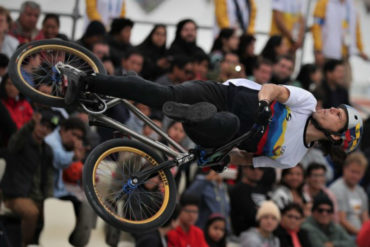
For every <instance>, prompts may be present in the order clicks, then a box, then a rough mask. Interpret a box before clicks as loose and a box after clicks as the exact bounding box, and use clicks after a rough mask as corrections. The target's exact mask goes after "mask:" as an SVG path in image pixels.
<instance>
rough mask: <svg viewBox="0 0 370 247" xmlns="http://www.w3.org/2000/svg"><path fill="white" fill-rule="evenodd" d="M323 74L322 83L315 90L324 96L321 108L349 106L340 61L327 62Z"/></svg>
mask: <svg viewBox="0 0 370 247" xmlns="http://www.w3.org/2000/svg"><path fill="white" fill-rule="evenodd" d="M323 74H324V81H323V82H322V83H321V85H320V87H318V89H317V90H319V91H321V92H322V93H323V94H324V95H325V98H324V99H323V100H324V101H323V107H324V108H330V107H337V106H339V105H340V104H347V105H349V94H348V90H347V89H345V87H344V80H345V69H344V65H343V62H342V61H341V60H333V59H332V60H328V61H327V62H326V63H325V65H324V69H323Z"/></svg>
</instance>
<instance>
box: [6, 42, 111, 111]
mask: <svg viewBox="0 0 370 247" xmlns="http://www.w3.org/2000/svg"><path fill="white" fill-rule="evenodd" d="M52 51H53V52H56V54H57V55H58V54H59V53H58V52H61V53H60V54H68V56H69V57H67V55H65V60H67V63H68V59H69V58H70V57H72V59H71V61H72V60H73V59H75V58H76V59H81V61H83V62H84V63H86V64H87V66H90V67H87V69H86V71H87V72H90V73H94V72H95V73H102V74H106V71H105V68H104V66H103V64H102V62H101V61H100V60H99V59H98V58H97V57H96V56H95V55H94V54H93V53H92V52H91V51H89V50H87V49H86V48H84V47H82V46H80V45H78V44H76V43H72V42H69V41H64V40H57V39H48V40H39V41H32V42H29V43H27V44H24V45H22V46H21V47H19V48H18V49H17V50H16V51H15V53H14V54H13V56H12V57H11V58H10V61H9V67H8V71H9V76H10V78H11V80H12V81H13V83H14V85H15V86H16V87H17V88H18V90H19V91H20V92H21V93H22V94H23V95H25V96H26V97H29V98H30V99H31V100H33V101H35V102H38V103H41V104H45V105H49V106H55V107H65V106H66V105H65V103H64V98H63V97H60V96H58V95H57V96H56V95H49V94H47V93H45V92H42V91H39V90H37V89H36V88H35V86H33V85H31V84H30V83H29V82H27V79H25V77H24V75H23V74H22V72H23V70H22V66H24V64H25V63H27V62H26V61H27V60H26V59H27V58H29V57H31V56H32V55H35V54H37V52H40V55H41V54H43V55H42V56H45V57H46V56H47V55H44V54H52V53H51V52H52ZM63 52H64V53H63ZM41 61H42V62H44V64H47V62H49V60H48V59H47V58H46V59H45V60H44V61H43V60H42V57H41ZM51 63H52V62H51ZM52 65H53V64H50V68H52ZM41 67H42V66H41V62H40V65H39V69H40V70H41V69H42V68H41ZM48 68H49V67H48ZM34 70H37V69H34ZM45 71H46V69H45ZM49 72H50V73H52V72H51V71H47V72H46V73H49ZM46 76H49V74H47V75H45V78H46ZM43 80H45V79H43ZM46 83H49V84H51V82H50V81H46Z"/></svg>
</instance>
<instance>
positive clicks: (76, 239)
mask: <svg viewBox="0 0 370 247" xmlns="http://www.w3.org/2000/svg"><path fill="white" fill-rule="evenodd" d="M85 135H86V129H85V124H84V122H83V121H82V120H80V119H78V118H69V119H67V120H65V121H63V122H62V123H61V125H60V128H57V129H55V130H54V131H53V132H52V133H51V134H50V135H48V136H47V137H46V139H45V141H46V143H48V144H49V145H50V146H51V148H52V150H53V155H54V158H53V166H54V171H55V172H54V197H56V198H59V199H61V200H68V201H71V202H72V204H73V209H74V211H75V216H76V225H75V228H74V230H73V232H72V233H71V235H70V236H69V242H70V244H71V245H74V246H84V245H86V244H87V243H88V241H89V238H90V233H91V229H92V226H93V222H92V221H93V219H94V217H93V216H94V213H93V211H92V209H91V208H90V206H89V205H88V203H87V200H86V198H85V196H84V194H83V191H82V189H81V188H80V186H79V185H73V184H67V183H65V182H64V181H63V179H62V176H63V170H64V169H66V168H68V167H69V166H70V165H71V164H72V163H73V162H75V161H81V160H83V159H84V157H85V149H84V147H83V146H82V140H83V138H84V137H85Z"/></svg>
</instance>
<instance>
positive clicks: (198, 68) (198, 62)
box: [193, 52, 209, 80]
mask: <svg viewBox="0 0 370 247" xmlns="http://www.w3.org/2000/svg"><path fill="white" fill-rule="evenodd" d="M193 67H194V76H195V79H196V80H208V67H209V57H208V55H207V54H205V53H202V52H199V53H197V54H195V55H194V64H193Z"/></svg>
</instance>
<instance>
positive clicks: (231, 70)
mask: <svg viewBox="0 0 370 247" xmlns="http://www.w3.org/2000/svg"><path fill="white" fill-rule="evenodd" d="M243 77H245V73H244V67H243V66H242V65H241V64H240V63H239V57H238V55H236V54H235V53H231V52H229V53H226V54H225V55H224V57H223V59H222V61H221V64H220V71H219V75H218V78H217V79H216V81H218V82H225V81H227V80H228V79H230V78H243Z"/></svg>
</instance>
